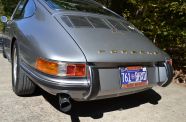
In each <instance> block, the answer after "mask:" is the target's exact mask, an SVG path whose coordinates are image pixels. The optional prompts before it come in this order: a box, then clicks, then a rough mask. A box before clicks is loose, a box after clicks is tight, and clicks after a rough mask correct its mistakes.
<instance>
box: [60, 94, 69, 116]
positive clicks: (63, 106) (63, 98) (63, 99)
mask: <svg viewBox="0 0 186 122" xmlns="http://www.w3.org/2000/svg"><path fill="white" fill-rule="evenodd" d="M71 109H72V104H71V101H70V97H69V96H67V95H59V110H60V111H61V112H64V113H67V112H69V111H70V110H71Z"/></svg>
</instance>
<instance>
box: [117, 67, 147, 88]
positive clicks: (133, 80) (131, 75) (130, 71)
mask: <svg viewBox="0 0 186 122" xmlns="http://www.w3.org/2000/svg"><path fill="white" fill-rule="evenodd" d="M120 75H121V84H122V88H134V87H140V86H146V85H148V78H147V68H146V67H141V66H134V67H126V68H120Z"/></svg>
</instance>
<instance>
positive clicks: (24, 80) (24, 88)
mask: <svg viewBox="0 0 186 122" xmlns="http://www.w3.org/2000/svg"><path fill="white" fill-rule="evenodd" d="M12 89H13V91H14V92H15V94H16V95H18V96H26V95H32V94H33V93H34V91H35V89H36V85H35V84H34V83H33V82H32V81H31V80H30V79H29V78H28V77H27V76H26V74H25V72H24V71H23V70H22V69H21V67H20V58H19V50H18V45H17V42H15V43H14V45H13V51H12Z"/></svg>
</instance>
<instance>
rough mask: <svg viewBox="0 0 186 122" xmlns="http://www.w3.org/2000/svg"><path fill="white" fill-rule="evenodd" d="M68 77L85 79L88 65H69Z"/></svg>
mask: <svg viewBox="0 0 186 122" xmlns="http://www.w3.org/2000/svg"><path fill="white" fill-rule="evenodd" d="M66 75H67V76H71V77H85V76H86V64H68V65H67V73H66Z"/></svg>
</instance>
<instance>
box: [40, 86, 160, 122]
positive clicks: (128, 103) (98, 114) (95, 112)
mask: <svg viewBox="0 0 186 122" xmlns="http://www.w3.org/2000/svg"><path fill="white" fill-rule="evenodd" d="M42 95H43V97H44V98H45V100H46V101H48V102H49V103H50V104H51V105H52V106H53V107H54V108H56V109H57V110H59V109H58V108H59V106H58V98H57V97H55V96H52V95H50V94H48V93H46V92H42ZM159 100H161V96H160V95H159V94H158V93H157V92H155V91H154V90H153V89H151V90H147V91H144V92H140V93H137V94H132V95H127V96H122V97H118V98H112V99H104V100H97V101H91V102H75V101H73V109H72V111H71V112H70V113H68V114H69V115H70V116H71V120H72V122H79V121H80V120H79V117H91V118H93V119H100V118H102V117H103V115H104V113H106V112H112V111H118V110H119V111H122V110H126V109H130V108H134V107H138V106H140V105H142V104H145V103H150V104H152V105H157V104H158V101H159Z"/></svg>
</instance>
